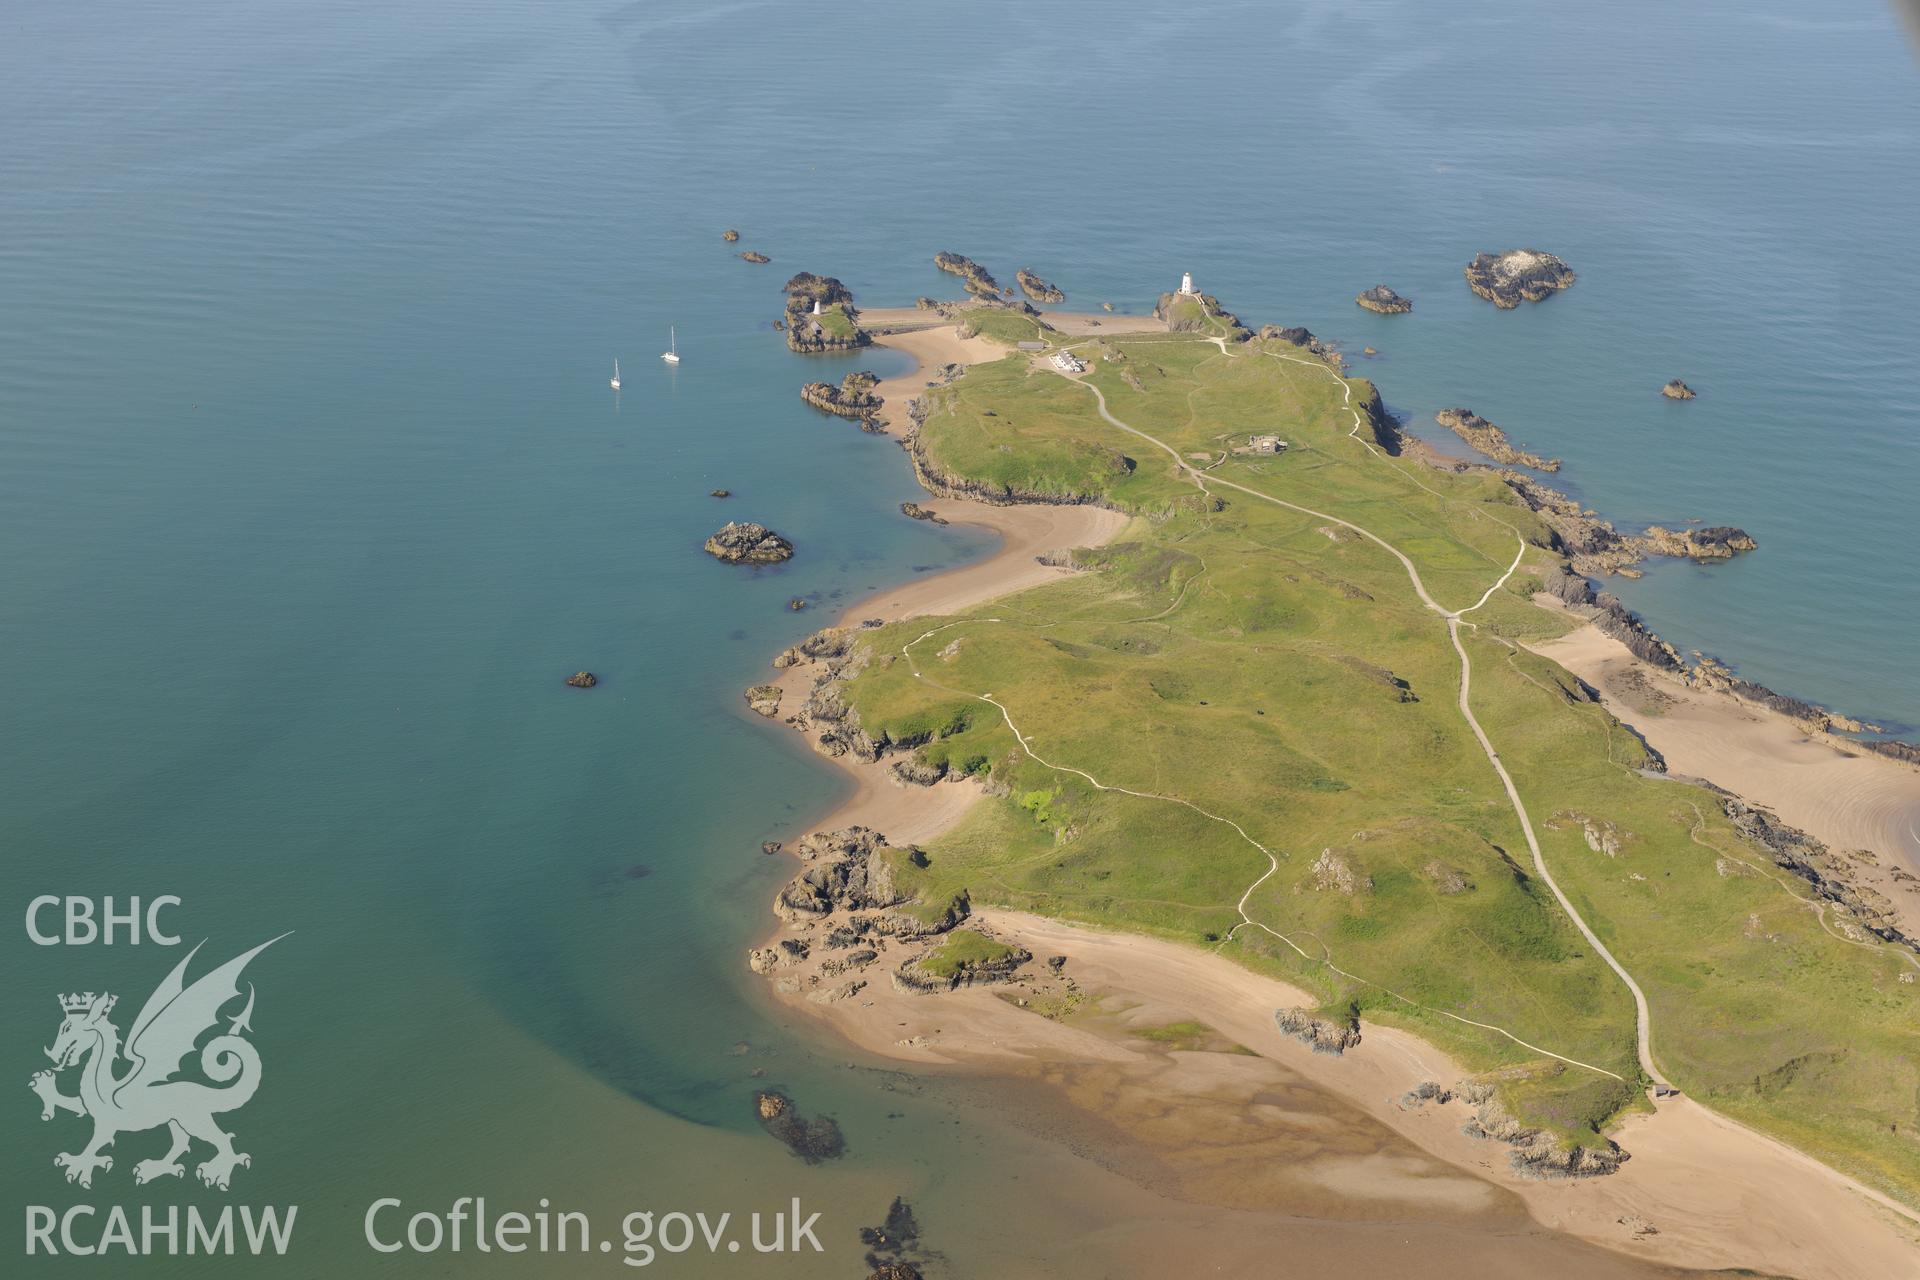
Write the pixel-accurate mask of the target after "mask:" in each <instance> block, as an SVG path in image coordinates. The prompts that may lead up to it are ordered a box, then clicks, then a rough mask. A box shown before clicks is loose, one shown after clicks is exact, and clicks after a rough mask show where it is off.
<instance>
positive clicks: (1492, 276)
mask: <svg viewBox="0 0 1920 1280" xmlns="http://www.w3.org/2000/svg"><path fill="white" fill-rule="evenodd" d="M1466 276H1467V287H1468V288H1470V289H1472V290H1473V291H1474V292H1475V293H1477V294H1479V295H1480V296H1481V297H1483V298H1485V299H1486V300H1487V301H1488V302H1491V303H1492V304H1493V305H1494V306H1496V307H1499V308H1500V309H1501V310H1503V311H1511V310H1513V308H1515V307H1517V306H1519V305H1520V304H1521V303H1522V302H1541V301H1544V300H1545V299H1547V298H1548V297H1550V296H1551V295H1553V294H1554V293H1557V292H1558V291H1559V290H1561V289H1568V288H1571V287H1572V286H1573V282H1574V279H1575V277H1574V274H1573V269H1572V268H1571V267H1569V266H1568V265H1567V264H1566V263H1564V262H1562V261H1560V259H1558V258H1556V257H1554V256H1553V255H1552V254H1550V253H1542V252H1541V251H1540V250H1538V249H1509V250H1507V251H1506V252H1505V253H1483V254H1480V255H1479V256H1478V257H1476V258H1474V260H1473V261H1472V262H1469V263H1468V264H1467V266H1466Z"/></svg>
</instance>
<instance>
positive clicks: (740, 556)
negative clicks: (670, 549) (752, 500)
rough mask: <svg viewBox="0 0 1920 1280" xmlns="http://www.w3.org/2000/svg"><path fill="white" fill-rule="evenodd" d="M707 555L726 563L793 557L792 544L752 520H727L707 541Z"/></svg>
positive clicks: (773, 561) (760, 562) (763, 562)
mask: <svg viewBox="0 0 1920 1280" xmlns="http://www.w3.org/2000/svg"><path fill="white" fill-rule="evenodd" d="M706 550H707V554H708V555H711V556H713V557H714V558H715V559H717V560H722V561H725V562H726V563H727V564H778V563H779V562H780V561H782V560H791V559H793V544H792V543H791V542H788V541H787V540H786V539H785V538H783V537H781V536H780V535H779V534H777V533H775V532H774V531H773V530H771V529H769V528H767V526H765V525H763V524H754V523H753V522H751V521H745V522H742V521H739V520H729V521H727V523H726V526H725V527H724V528H722V529H720V530H719V531H718V532H717V533H715V534H714V535H713V536H712V537H711V538H708V539H707V542H706Z"/></svg>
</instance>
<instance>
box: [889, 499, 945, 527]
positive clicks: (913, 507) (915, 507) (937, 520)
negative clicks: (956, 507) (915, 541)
mask: <svg viewBox="0 0 1920 1280" xmlns="http://www.w3.org/2000/svg"><path fill="white" fill-rule="evenodd" d="M900 514H901V515H903V516H905V517H907V519H909V520H925V521H927V522H928V523H930V524H945V523H946V522H947V521H946V517H945V516H942V515H939V514H937V513H936V512H933V511H929V510H927V508H925V507H923V506H921V505H920V504H919V503H917V502H903V503H901V504H900Z"/></svg>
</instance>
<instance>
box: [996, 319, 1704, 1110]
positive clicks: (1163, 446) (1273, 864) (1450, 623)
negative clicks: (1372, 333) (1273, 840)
mask: <svg viewBox="0 0 1920 1280" xmlns="http://www.w3.org/2000/svg"><path fill="white" fill-rule="evenodd" d="M1213 341H1214V342H1216V343H1218V345H1219V346H1220V350H1221V352H1222V354H1226V353H1227V347H1226V341H1225V339H1220V338H1215V339H1213ZM1269 354H1272V353H1269ZM1228 358H1229V359H1231V358H1232V357H1231V356H1229V357H1228ZM1275 358H1276V359H1287V358H1288V357H1283V356H1276V357H1275ZM1295 363H1300V364H1309V363H1310V362H1308V361H1304V360H1301V361H1295ZM1313 367H1319V368H1322V369H1324V370H1325V372H1326V375H1327V376H1328V377H1330V378H1333V379H1334V380H1335V381H1337V382H1339V383H1340V385H1341V389H1342V390H1343V391H1344V392H1345V393H1346V397H1347V399H1346V408H1347V410H1348V412H1349V413H1351V414H1352V415H1353V418H1354V426H1353V430H1352V431H1351V432H1349V433H1348V434H1349V435H1350V436H1351V437H1352V438H1354V439H1356V440H1359V441H1360V443H1362V444H1363V445H1366V446H1367V447H1368V448H1369V449H1371V448H1372V447H1373V446H1372V444H1371V442H1369V441H1367V440H1366V439H1364V438H1363V437H1361V436H1360V435H1359V431H1360V429H1361V418H1360V411H1359V410H1358V409H1357V408H1355V407H1354V404H1353V390H1352V387H1351V385H1350V384H1348V382H1347V380H1346V379H1345V378H1342V377H1341V376H1340V375H1339V374H1337V373H1335V372H1334V371H1333V370H1332V369H1330V368H1326V367H1325V366H1324V365H1321V366H1313ZM1059 376H1062V377H1065V376H1066V375H1065V374H1061V375H1059ZM1069 381H1073V382H1077V383H1079V384H1080V385H1081V386H1084V387H1085V388H1087V390H1089V391H1091V392H1093V397H1094V401H1095V403H1096V405H1097V406H1098V408H1099V412H1100V416H1101V418H1102V419H1104V420H1105V421H1106V422H1108V423H1109V424H1111V425H1112V426H1115V427H1118V428H1119V429H1120V430H1122V431H1125V432H1127V433H1128V434H1129V435H1134V436H1138V437H1139V438H1140V439H1142V440H1145V441H1146V442H1147V443H1149V444H1151V445H1153V446H1155V447H1156V448H1158V449H1159V450H1161V452H1163V453H1165V454H1166V455H1167V456H1168V457H1169V458H1171V459H1173V464H1174V466H1175V467H1176V468H1177V469H1178V470H1179V471H1180V472H1181V474H1183V475H1185V476H1186V477H1187V478H1188V479H1190V480H1191V481H1192V482H1193V483H1194V484H1195V485H1196V486H1197V487H1198V488H1199V489H1200V490H1201V492H1203V493H1209V494H1210V493H1211V492H1212V488H1211V486H1213V485H1218V486H1221V487H1223V488H1227V489H1232V490H1234V491H1236V492H1238V493H1243V494H1246V495H1247V496H1248V497H1251V498H1258V499H1259V500H1260V501H1262V502H1270V503H1272V504H1273V505H1275V506H1277V507H1284V508H1286V509H1287V510H1289V511H1297V512H1299V513H1300V514H1302V515H1308V516H1312V517H1313V518H1314V519H1316V520H1325V521H1328V522H1329V523H1332V524H1336V525H1339V526H1340V527H1342V528H1344V529H1350V530H1352V531H1353V532H1354V533H1357V534H1359V535H1360V536H1361V537H1363V538H1365V539H1367V540H1368V541H1369V542H1372V543H1374V544H1375V545H1376V546H1379V547H1380V548H1382V549H1383V550H1385V551H1386V552H1387V553H1388V554H1389V555H1391V556H1392V557H1393V558H1394V559H1395V560H1398V561H1399V562H1400V566H1401V568H1403V569H1405V570H1406V573H1407V579H1408V581H1410V582H1411V583H1412V584H1413V590H1414V594H1415V595H1417V596H1418V597H1419V598H1420V603H1421V604H1423V605H1425V606H1426V607H1427V609H1429V610H1430V611H1432V612H1433V613H1436V614H1438V615H1439V616H1440V617H1441V618H1442V619H1443V620H1444V621H1445V622H1446V626H1447V638H1448V639H1449V640H1451V641H1452V642H1453V651H1454V653H1455V654H1457V655H1458V656H1459V658H1460V696H1459V702H1458V705H1459V708H1460V714H1461V716H1462V717H1463V718H1464V719H1465V720H1466V722H1467V727H1468V728H1469V729H1470V730H1472V731H1473V736H1474V740H1475V741H1476V742H1478V743H1479V744H1480V750H1481V751H1482V752H1483V753H1485V755H1486V757H1487V763H1489V764H1490V765H1492V766H1493V771H1494V773H1495V774H1496V775H1497V776H1498V777H1499V779H1500V785H1501V787H1502V788H1503V789H1505V791H1506V793H1507V801H1508V803H1509V804H1510V805H1511V806H1512V808H1513V813H1514V817H1515V818H1517V819H1518V820H1519V822H1520V830H1521V833H1522V834H1523V835H1524V836H1525V837H1526V841H1527V849H1528V851H1529V852H1530V853H1531V854H1532V855H1533V867H1534V871H1535V872H1536V873H1537V874H1538V875H1539V877H1540V879H1541V882H1542V883H1544V884H1545V885H1546V886H1547V888H1548V889H1549V890H1550V891H1551V892H1552V893H1553V897H1554V900H1555V901H1556V902H1558V903H1559V904H1560V908H1561V910H1563V911H1565V912H1566V913H1567V918H1568V919H1570V920H1572V921H1573V924H1574V927H1575V928H1576V929H1578V930H1579V931H1580V936H1581V937H1583V938H1585V939H1586V941H1587V945H1588V946H1590V947H1592V948H1593V950H1594V953H1595V954H1596V955H1598V956H1599V957H1600V958H1601V959H1602V960H1603V961H1605V962H1606V965H1607V967H1608V968H1609V969H1611V970H1613V972H1614V973H1615V975H1617V976H1618V977H1619V979H1620V981H1621V982H1622V983H1623V984H1625V986H1626V988H1627V990H1628V992H1630V993H1631V994H1632V996H1633V1006H1634V1024H1635V1025H1634V1049H1635V1052H1636V1055H1637V1056H1638V1058H1639V1061H1640V1070H1641V1071H1642V1072H1643V1073H1644V1074H1645V1075H1646V1077H1647V1079H1648V1080H1650V1081H1651V1082H1652V1083H1653V1086H1654V1094H1655V1096H1656V1097H1658V1096H1661V1095H1662V1094H1664V1093H1666V1092H1669V1091H1671V1090H1672V1086H1671V1084H1669V1083H1668V1081H1667V1079H1666V1077H1665V1076H1663V1075H1662V1074H1661V1073H1660V1069H1659V1067H1657V1066H1656V1065H1655V1064H1654V1060H1653V1017H1652V1013H1651V1012H1650V1010H1649V1009H1648V1006H1647V996H1646V993H1645V992H1644V991H1642V990H1641V989H1640V984H1639V983H1638V982H1635V981H1634V979H1633V975H1632V974H1631V973H1628V972H1627V969H1626V966H1624V965H1622V964H1621V963H1620V961H1619V960H1618V959H1616V958H1615V957H1614V954H1613V952H1612V951H1611V950H1609V949H1608V947H1607V945H1606V943H1604V942H1602V941H1601V940H1600V936H1599V935H1598V934H1596V933H1595V932H1594V931H1593V928H1592V926H1590V925H1589V924H1588V923H1587V922H1586V919H1585V918H1584V917H1583V916H1582V915H1581V914H1580V912H1579V911H1578V910H1577V909H1576V908H1575V907H1574V905H1573V903H1572V901H1571V900H1570V899H1569V898H1568V897H1567V895H1566V892H1565V891H1564V890H1562V889H1561V887H1560V884H1559V882H1558V881H1557V880H1555V879H1554V878H1553V873H1552V872H1551V871H1550V870H1548V869H1547V859H1546V855H1545V854H1544V853H1543V852H1542V851H1541V848H1540V840H1539V837H1538V836H1536V835H1535V834H1534V829H1533V820H1532V818H1530V817H1529V816H1528V814H1527V806H1526V804H1525V803H1524V802H1523V801H1522V800H1521V799H1520V790H1519V788H1518V787H1516V786H1515V785H1514V781H1513V775H1512V774H1510V773H1508V772H1507V767H1506V765H1505V764H1503V763H1502V762H1501V760H1500V753H1499V752H1498V751H1496V750H1494V747H1493V742H1492V740H1491V739H1489V738H1488V737H1487V731H1486V730H1485V729H1484V728H1482V727H1481V724H1480V721H1479V719H1478V718H1477V717H1475V715H1474V714H1473V705H1472V701H1471V692H1472V686H1473V662H1472V660H1471V659H1470V658H1469V657H1468V656H1467V649H1466V645H1465V644H1463V643H1462V642H1461V639H1460V628H1461V626H1462V625H1463V624H1462V622H1461V618H1462V617H1463V616H1464V615H1465V614H1468V613H1471V612H1472V611H1473V610H1475V609H1478V608H1479V607H1480V606H1481V605H1484V604H1485V603H1486V602H1487V601H1488V600H1490V599H1492V598H1493V593H1494V592H1496V591H1498V590H1499V589H1500V588H1501V587H1503V586H1505V585H1506V583H1507V580H1508V579H1509V578H1511V577H1512V576H1513V574H1514V571H1515V570H1516V569H1518V568H1519V567H1520V561H1521V559H1522V558H1523V557H1524V556H1525V555H1526V550H1527V546H1526V542H1525V540H1524V539H1522V540H1520V548H1519V550H1518V552H1517V553H1516V554H1515V555H1514V558H1513V563H1512V564H1510V565H1508V566H1507V571H1506V572H1505V573H1503V574H1501V575H1500V579H1499V581H1497V582H1495V583H1494V584H1493V585H1492V586H1491V587H1488V588H1487V590H1486V592H1485V594H1483V595H1482V596H1481V597H1480V599H1479V600H1477V601H1475V602H1474V603H1473V604H1471V605H1469V606H1468V607H1467V608H1465V609H1457V610H1455V609H1448V608H1446V607H1445V606H1444V605H1442V604H1441V603H1440V602H1439V601H1437V600H1435V599H1434V598H1433V596H1432V594H1431V593H1429V592H1428V590H1427V586H1426V583H1425V582H1423V581H1422V580H1421V578H1420V571H1419V569H1418V568H1416V567H1415V566H1414V563H1413V561H1412V560H1410V559H1409V558H1408V557H1407V556H1406V554H1405V553H1403V552H1402V551H1401V550H1400V549H1399V548H1398V547H1395V546H1394V545H1393V544H1392V543H1390V542H1388V541H1387V540H1386V539H1385V538H1382V537H1380V536H1379V535H1378V534H1376V533H1374V532H1373V531H1372V530H1370V529H1366V528H1363V527H1361V526H1360V525H1357V524H1354V523H1353V522H1352V521H1350V520H1342V519H1341V518H1340V517H1338V516H1334V515H1329V514H1327V513H1326V512H1324V511H1316V510H1314V509H1313V508H1312V507H1303V506H1301V505H1299V504H1298V503H1294V502H1288V501H1286V500H1285V499H1283V498H1276V497H1274V496H1273V495H1271V494H1267V493H1262V492H1260V491H1259V490H1258V489H1252V488H1249V487H1248V486H1246V485H1243V484H1239V483H1237V482H1235V481H1232V480H1227V479H1223V478H1222V477H1220V476H1210V475H1206V474H1203V473H1202V472H1201V471H1199V470H1197V469H1195V468H1194V467H1193V466H1191V465H1190V464H1189V463H1188V462H1187V460H1186V459H1185V458H1183V457H1181V456H1180V452H1179V450H1177V449H1175V448H1174V447H1173V446H1171V445H1169V444H1167V443H1166V442H1165V441H1164V440H1161V439H1159V438H1158V437H1157V436H1153V435H1149V434H1148V433H1147V432H1145V431H1142V430H1140V429H1139V428H1138V427H1135V426H1133V425H1131V424H1130V423H1127V422H1123V421H1121V420H1120V419H1119V418H1117V417H1115V416H1114V415H1113V412H1112V411H1111V410H1110V409H1109V408H1108V407H1107V397H1106V395H1105V393H1103V392H1102V391H1101V390H1100V388H1099V387H1098V386H1095V385H1094V384H1093V383H1091V382H1087V381H1084V380H1082V379H1079V378H1072V379H1069ZM1515 536H1516V538H1517V537H1518V535H1517V534H1516V535H1515ZM1465 625H1467V626H1472V625H1473V624H1472V623H1467V624H1465ZM987 701H992V699H990V698H989V699H987ZM994 705H995V706H999V705H1000V704H998V703H995V704H994ZM1001 712H1002V714H1003V715H1004V714H1006V709H1005V708H1004V707H1002V708H1001ZM1007 723H1008V725H1009V727H1011V726H1012V723H1013V721H1012V717H1011V716H1009V717H1008V719H1007ZM1014 732H1015V736H1016V737H1018V736H1019V731H1018V730H1017V729H1016V730H1015V731H1014ZM1021 745H1022V746H1023V747H1025V746H1026V741H1025V739H1024V738H1022V739H1021ZM1028 754H1029V755H1032V754H1033V753H1032V751H1031V750H1030V749H1029V750H1028ZM1034 759H1036V760H1039V759H1040V757H1039V756H1037V755H1036V756H1034ZM1041 763H1043V764H1044V763H1046V762H1045V761H1041ZM1072 772H1075V773H1079V772H1080V771H1079V770H1072ZM1081 776H1082V777H1088V775H1085V774H1081ZM1088 780H1089V781H1093V779H1092V778H1090V777H1088ZM1095 785H1099V784H1098V783H1095ZM1161 798H1163V799H1171V798H1172V797H1161ZM1180 803H1182V804H1188V802H1186V801H1180ZM1188 807H1189V808H1192V807H1194V806H1192V805H1191V804H1188ZM1203 812H1204V811H1203ZM1208 816H1213V815H1208ZM1222 821H1225V820H1224V819H1222ZM1235 830H1239V827H1238V826H1237V824H1236V825H1235ZM1241 835H1243V836H1246V833H1245V832H1244V831H1241ZM1246 838H1247V840H1248V842H1249V843H1251V844H1253V845H1254V846H1255V847H1256V848H1259V849H1260V851H1261V852H1262V853H1265V854H1266V855H1267V858H1268V862H1269V866H1268V868H1267V872H1266V874H1265V875H1262V876H1261V877H1260V879H1258V880H1256V881H1254V882H1253V884H1252V885H1249V886H1248V888H1247V891H1246V893H1244V894H1242V895H1241V897H1240V902H1239V904H1238V908H1237V909H1238V911H1239V913H1240V918H1241V923H1242V925H1252V926H1253V927H1255V928H1258V929H1263V930H1265V931H1266V932H1267V933H1270V934H1273V935H1274V936H1275V937H1280V936H1281V935H1279V934H1278V933H1275V932H1274V931H1273V930H1272V929H1268V928H1267V927H1266V926H1265V925H1262V924H1260V922H1259V921H1257V920H1254V919H1253V918H1252V917H1251V916H1249V915H1248V914H1247V910H1246V906H1247V900H1248V898H1250V897H1251V896H1252V894H1253V892H1254V890H1255V889H1257V888H1259V887H1260V885H1261V884H1262V883H1264V882H1265V881H1266V880H1267V879H1268V877H1270V876H1272V875H1273V874H1274V873H1275V872H1276V871H1278V870H1279V867H1280V862H1279V859H1278V858H1276V857H1275V856H1274V854H1273V852H1272V851H1271V850H1269V849H1267V848H1266V847H1265V846H1264V845H1260V844H1259V842H1258V841H1255V840H1253V838H1252V837H1251V836H1247V837H1246ZM1235 927H1236V929H1238V928H1239V927H1240V926H1235ZM1281 940H1282V941H1284V942H1286V943H1287V945H1288V946H1293V945H1294V944H1293V943H1292V941H1291V940H1289V939H1286V938H1281ZM1294 949H1295V950H1296V951H1298V950H1299V948H1298V947H1294ZM1301 954H1302V955H1305V954H1306V953H1305V952H1301ZM1370 985H1371V984H1370ZM1382 989H1383V990H1384V988H1382ZM1437 1012H1444V1011H1437ZM1448 1016H1454V1015H1448ZM1460 1021H1463V1022H1464V1021H1467V1020H1466V1019H1460ZM1473 1025H1476V1026H1479V1025H1483V1024H1479V1023H1475V1024H1473ZM1491 1029H1492V1030H1496V1031H1498V1030H1500V1029H1499V1028H1497V1027H1496V1028H1491ZM1501 1034H1502V1035H1508V1036H1509V1038H1514V1037H1512V1036H1511V1035H1510V1033H1507V1032H1505V1031H1501ZM1521 1043H1524V1042H1521ZM1528 1047H1530V1048H1532V1047H1534V1046H1528ZM1541 1052H1546V1051H1545V1050H1541ZM1549 1056H1552V1057H1555V1058H1558V1057H1560V1055H1558V1054H1551V1055H1549ZM1561 1060H1562V1061H1572V1059H1561ZM1579 1065H1581V1066H1587V1065H1588V1064H1586V1063H1581V1064H1579ZM1590 1069H1592V1070H1602V1068H1598V1067H1594V1068H1590ZM1604 1074H1607V1075H1613V1074H1614V1073H1613V1072H1610V1071H1608V1072H1604ZM1615 1078H1616V1079H1617V1078H1618V1077H1615Z"/></svg>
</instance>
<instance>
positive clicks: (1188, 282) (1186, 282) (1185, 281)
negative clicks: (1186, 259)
mask: <svg viewBox="0 0 1920 1280" xmlns="http://www.w3.org/2000/svg"><path fill="white" fill-rule="evenodd" d="M1180 292H1182V293H1184V294H1186V295H1188V296H1189V297H1191V296H1192V295H1193V272H1191V271H1182V272H1181V273H1180Z"/></svg>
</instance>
